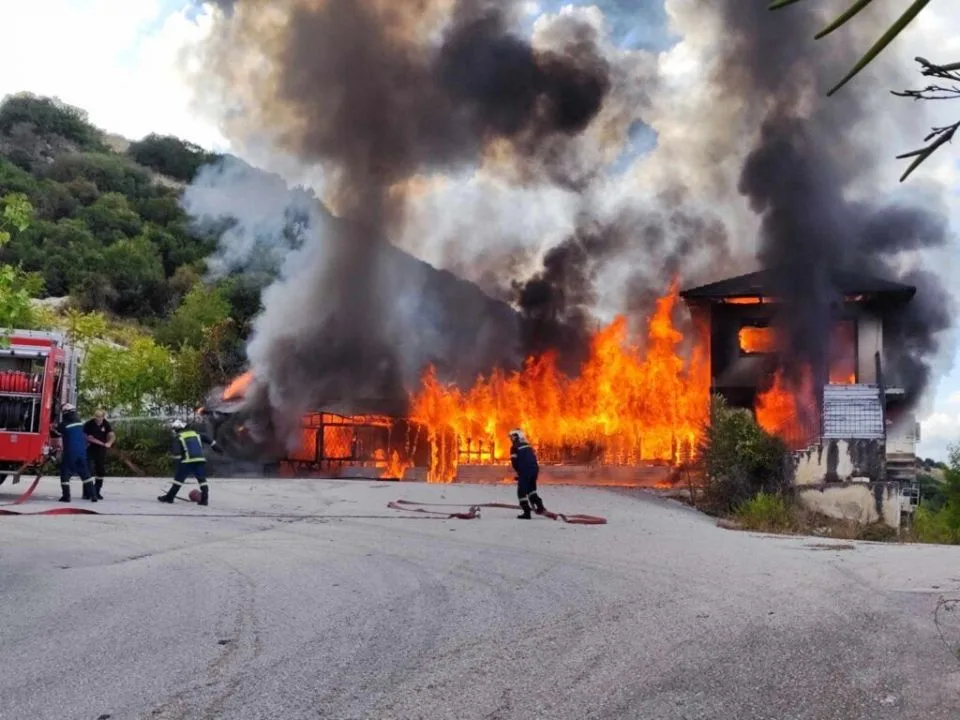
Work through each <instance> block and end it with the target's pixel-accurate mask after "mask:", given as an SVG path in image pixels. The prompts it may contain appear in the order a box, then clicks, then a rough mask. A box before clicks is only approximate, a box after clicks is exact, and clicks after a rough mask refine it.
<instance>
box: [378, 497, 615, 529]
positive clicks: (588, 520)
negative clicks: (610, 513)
mask: <svg viewBox="0 0 960 720" xmlns="http://www.w3.org/2000/svg"><path fill="white" fill-rule="evenodd" d="M414 505H416V506H428V507H462V506H459V505H450V504H447V503H422V502H413V501H412V500H394V501H392V502H389V503H387V507H388V508H391V509H393V510H407V511H409V512H418V513H425V514H427V515H443V516H446V517H448V518H450V519H457V520H474V519H477V518H479V517H480V508H485V507H487V508H502V509H504V510H519V509H520V506H519V505H509V504H507V503H479V504H477V505H471V506H470V509H469V510H467V511H466V512H454V513H451V512H442V511H437V510H424V509H423V507H412V506H414ZM541 514H542V515H543V517H547V518H550V519H551V520H562V521H563V522H565V523H569V524H571V525H606V524H607V519H606V518H603V517H600V516H598V515H569V514H566V513H557V512H551V511H550V510H544V511H543V513H541Z"/></svg>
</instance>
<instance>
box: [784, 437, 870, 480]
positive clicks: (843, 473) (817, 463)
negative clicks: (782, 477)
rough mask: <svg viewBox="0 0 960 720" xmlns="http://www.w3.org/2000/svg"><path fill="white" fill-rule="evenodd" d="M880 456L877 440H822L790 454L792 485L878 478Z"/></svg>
mask: <svg viewBox="0 0 960 720" xmlns="http://www.w3.org/2000/svg"><path fill="white" fill-rule="evenodd" d="M884 458H885V449H884V444H883V441H881V440H825V441H824V442H823V443H821V444H819V445H814V446H811V447H810V448H808V449H806V450H801V451H799V452H796V453H794V463H795V464H794V484H796V485H819V484H820V483H836V482H849V481H853V480H856V479H864V480H880V479H882V478H883V475H884Z"/></svg>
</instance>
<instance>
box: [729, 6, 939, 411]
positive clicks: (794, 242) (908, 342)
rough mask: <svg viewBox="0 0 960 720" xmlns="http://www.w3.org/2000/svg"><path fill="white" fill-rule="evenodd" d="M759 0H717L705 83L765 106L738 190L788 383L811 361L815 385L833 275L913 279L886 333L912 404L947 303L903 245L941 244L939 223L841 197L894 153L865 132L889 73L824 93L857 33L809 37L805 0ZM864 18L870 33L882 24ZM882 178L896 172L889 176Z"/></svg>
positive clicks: (906, 209)
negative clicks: (774, 303)
mask: <svg viewBox="0 0 960 720" xmlns="http://www.w3.org/2000/svg"><path fill="white" fill-rule="evenodd" d="M767 5H768V3H767V2H766V0H725V2H721V3H717V4H716V7H717V11H718V13H719V14H718V18H719V19H720V21H721V23H722V31H721V32H722V36H723V37H724V38H725V41H724V50H723V52H722V54H721V60H720V62H719V63H718V65H717V68H716V72H715V74H714V76H713V82H714V84H715V85H716V86H717V87H718V88H719V89H720V91H721V92H722V93H724V94H725V95H728V96H731V97H735V98H737V99H738V100H739V101H740V102H742V103H743V104H744V106H745V107H749V108H762V109H764V110H763V112H762V116H761V117H759V122H760V127H759V133H758V134H757V138H756V141H755V142H754V145H753V148H752V150H751V151H750V153H749V155H748V156H747V158H746V160H745V162H744V164H743V167H742V171H741V174H740V180H739V190H740V192H741V193H742V194H743V195H744V196H746V198H748V200H749V203H750V206H751V208H752V209H753V210H754V212H756V213H757V214H758V215H759V216H760V218H761V232H760V241H759V248H758V252H757V258H758V260H759V261H760V264H761V266H762V267H763V268H765V269H767V270H769V271H770V272H771V274H772V275H773V277H774V278H775V282H776V288H775V292H776V294H777V295H779V296H780V297H781V298H783V300H784V310H783V312H782V313H781V315H780V317H779V318H778V323H779V326H780V327H781V329H782V331H783V334H784V338H785V341H786V345H787V347H786V348H785V350H786V352H785V353H784V354H783V357H784V359H785V363H786V366H785V370H786V371H787V373H788V375H789V377H791V378H792V379H793V380H794V381H798V380H799V376H800V373H801V371H802V368H803V367H804V366H808V367H812V369H813V372H814V377H815V378H816V379H817V380H818V381H819V382H824V380H825V377H826V372H827V362H828V353H829V347H828V345H829V333H828V332H826V329H827V328H829V327H830V323H831V318H832V317H833V313H834V312H835V309H836V307H837V306H838V304H839V303H841V302H842V299H843V298H842V295H843V289H844V288H843V287H842V284H841V283H840V282H838V277H841V276H842V275H843V273H844V272H854V273H871V274H875V275H879V276H881V277H884V278H886V279H890V280H899V281H902V282H904V283H906V284H913V285H915V286H916V287H917V296H916V298H915V299H914V300H913V302H912V303H911V304H910V305H908V306H907V307H906V308H904V309H902V310H901V311H899V313H894V314H893V315H892V316H891V317H890V319H889V321H888V323H887V326H886V327H885V329H884V330H885V338H884V345H885V346H886V347H887V348H891V349H892V350H891V352H890V354H889V356H888V358H887V360H888V363H889V366H888V367H887V368H886V372H887V374H888V377H890V378H891V379H893V380H895V381H896V382H898V383H901V384H903V385H904V386H905V388H906V390H907V392H908V394H909V396H910V397H911V398H912V399H914V400H915V399H917V398H918V397H919V396H920V395H921V394H922V393H923V391H924V389H925V387H926V385H927V381H928V379H929V372H930V371H929V368H930V363H931V361H932V360H933V359H934V358H935V356H936V354H937V352H938V350H939V335H940V333H941V332H942V331H944V330H946V329H947V328H949V326H950V315H951V309H952V305H953V303H952V300H951V298H950V297H949V295H948V294H947V293H946V292H945V291H944V289H943V286H942V284H941V282H940V280H939V279H938V278H937V277H936V276H935V275H934V274H932V273H923V272H916V271H907V270H905V269H903V263H902V262H901V261H902V257H903V255H902V254H903V253H913V252H916V251H924V250H935V249H938V248H942V247H943V246H944V245H945V244H946V243H947V241H948V227H947V223H946V220H945V218H944V217H943V215H942V214H940V213H939V212H937V211H935V210H930V209H927V208H926V207H923V206H920V205H910V204H906V203H891V204H883V203H879V202H871V201H864V200H860V201H854V200H850V199H848V198H849V191H850V187H851V184H852V183H854V182H857V181H861V182H862V181H865V180H866V181H869V180H875V179H876V178H877V177H878V168H877V164H878V161H879V160H880V159H881V158H882V157H883V156H884V154H892V152H891V150H890V148H889V147H887V146H886V145H883V144H878V143H877V138H876V136H875V135H872V134H869V133H867V134H865V133H863V132H862V130H863V128H865V127H869V126H870V121H871V119H872V117H873V113H876V112H878V110H877V107H876V106H877V102H878V96H879V97H880V98H882V97H883V96H885V95H887V93H886V89H887V88H886V87H877V83H886V82H888V81H889V80H890V78H886V79H884V78H881V79H876V78H870V77H869V76H864V77H862V78H860V79H858V81H856V82H855V83H854V84H852V85H850V86H848V87H846V88H844V89H843V90H841V91H840V92H839V93H838V94H836V95H834V96H832V97H830V98H827V97H826V96H825V95H826V91H827V90H828V89H829V87H831V86H832V85H833V84H834V83H835V82H836V81H837V80H838V79H839V78H840V77H842V76H843V74H844V73H845V72H846V71H847V69H849V68H850V67H851V66H852V65H853V63H854V62H856V60H857V53H858V47H857V46H858V45H859V42H858V41H855V40H852V39H851V38H850V37H847V38H842V37H837V38H834V37H833V36H830V37H828V38H826V39H824V40H821V41H818V42H816V43H815V42H814V41H813V40H812V38H813V35H814V34H815V33H816V32H817V30H818V29H819V28H820V27H821V26H822V22H823V20H822V17H817V16H816V15H815V14H814V10H813V8H812V7H808V6H813V5H814V4H813V3H804V4H798V5H797V6H792V7H790V8H788V9H786V10H782V11H779V12H775V13H772V12H770V11H769V10H768V9H767ZM858 19H859V18H858ZM864 22H867V21H864ZM868 24H870V23H868ZM872 25H873V27H868V28H866V29H867V31H868V34H867V37H869V36H870V35H869V33H876V34H879V27H878V26H877V23H876V22H873V23H872ZM887 172H889V173H892V172H893V171H890V170H889V168H888V169H887ZM886 182H887V184H892V183H893V182H895V178H894V177H893V176H892V174H891V175H888V176H887V178H886Z"/></svg>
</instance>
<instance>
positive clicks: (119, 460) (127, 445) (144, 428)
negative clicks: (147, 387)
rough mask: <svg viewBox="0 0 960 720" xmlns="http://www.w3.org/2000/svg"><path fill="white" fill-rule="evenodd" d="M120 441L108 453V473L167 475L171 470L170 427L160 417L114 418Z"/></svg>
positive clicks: (117, 474) (112, 422)
mask: <svg viewBox="0 0 960 720" xmlns="http://www.w3.org/2000/svg"><path fill="white" fill-rule="evenodd" d="M110 422H111V424H112V425H113V429H114V432H116V433H117V442H116V444H115V445H114V446H113V450H112V451H111V452H108V453H107V474H108V475H113V476H124V475H140V474H143V475H149V476H164V475H168V474H169V473H170V470H171V468H172V463H171V461H170V457H169V456H170V430H169V428H167V426H166V425H165V424H164V423H163V422H161V421H158V420H111V421H110Z"/></svg>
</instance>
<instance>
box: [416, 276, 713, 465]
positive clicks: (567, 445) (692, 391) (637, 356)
mask: <svg viewBox="0 0 960 720" xmlns="http://www.w3.org/2000/svg"><path fill="white" fill-rule="evenodd" d="M677 299H678V293H677V286H676V284H674V286H673V287H672V288H671V291H670V292H669V293H668V294H667V295H666V296H664V297H663V298H661V299H660V300H658V301H657V306H656V310H655V312H654V314H653V316H652V317H651V318H650V320H649V322H648V326H647V337H646V343H645V344H644V347H643V349H641V348H640V347H638V346H636V345H633V344H631V343H630V342H629V341H628V337H627V323H626V319H625V318H623V317H617V318H616V319H615V320H614V321H613V322H612V323H611V324H610V325H608V326H607V327H605V328H604V329H602V330H601V331H599V332H598V333H597V334H596V335H595V336H594V338H593V341H592V343H591V348H590V355H589V358H588V360H587V361H586V362H585V364H584V365H583V367H582V368H581V372H580V375H579V376H578V377H576V378H568V377H566V376H564V375H563V374H561V373H560V371H559V370H558V369H557V366H556V357H555V355H553V354H546V355H543V356H540V357H537V358H528V359H527V362H526V364H525V365H524V368H523V370H521V371H520V372H515V373H510V374H506V373H502V372H494V373H493V374H492V375H491V376H490V377H489V378H480V379H478V381H477V382H476V383H475V384H474V386H473V387H472V388H471V389H470V390H469V391H468V392H466V393H462V392H460V391H459V390H457V389H455V388H452V387H445V386H443V385H441V384H440V383H439V382H438V381H437V378H436V375H435V373H434V372H433V369H432V368H430V369H428V371H427V373H426V374H425V376H424V378H423V384H422V389H421V391H420V392H419V393H418V394H416V395H415V396H414V397H413V398H412V402H411V408H412V412H411V419H412V420H414V421H415V422H419V423H421V424H423V425H425V426H427V428H428V429H429V438H430V444H431V461H430V468H429V471H428V478H429V479H430V480H432V481H435V482H437V481H440V482H450V481H452V480H453V478H454V476H455V474H456V466H457V464H458V461H459V457H460V456H461V455H463V456H465V460H466V461H468V462H471V463H495V462H506V461H507V457H508V454H509V441H508V438H507V432H508V431H509V429H510V428H513V427H520V428H523V429H524V431H525V432H526V434H527V437H528V438H529V439H530V441H531V443H533V444H534V445H536V446H537V449H538V453H539V454H540V457H541V459H542V460H545V461H547V462H550V461H554V462H556V461H561V462H562V461H564V460H569V459H570V458H571V456H576V458H577V459H578V460H579V461H584V460H586V461H590V460H599V461H601V462H604V463H607V464H633V463H637V462H639V461H641V460H658V461H668V462H673V463H678V462H681V461H683V460H684V459H687V458H689V457H691V456H692V455H693V454H694V452H695V449H696V444H697V440H698V439H699V437H700V435H701V432H702V428H703V426H704V424H705V422H706V421H707V419H708V415H709V405H708V402H709V385H710V379H709V368H708V363H707V357H706V355H707V353H706V352H704V351H703V349H702V348H701V347H700V346H699V345H695V346H694V348H693V352H692V354H691V358H690V361H689V363H685V362H684V360H683V359H682V358H681V357H680V355H679V354H678V350H679V346H680V344H681V343H682V341H683V335H682V334H681V333H680V332H679V331H678V330H677V329H676V328H675V327H674V325H673V322H672V316H673V311H674V307H675V305H676V302H677Z"/></svg>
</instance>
